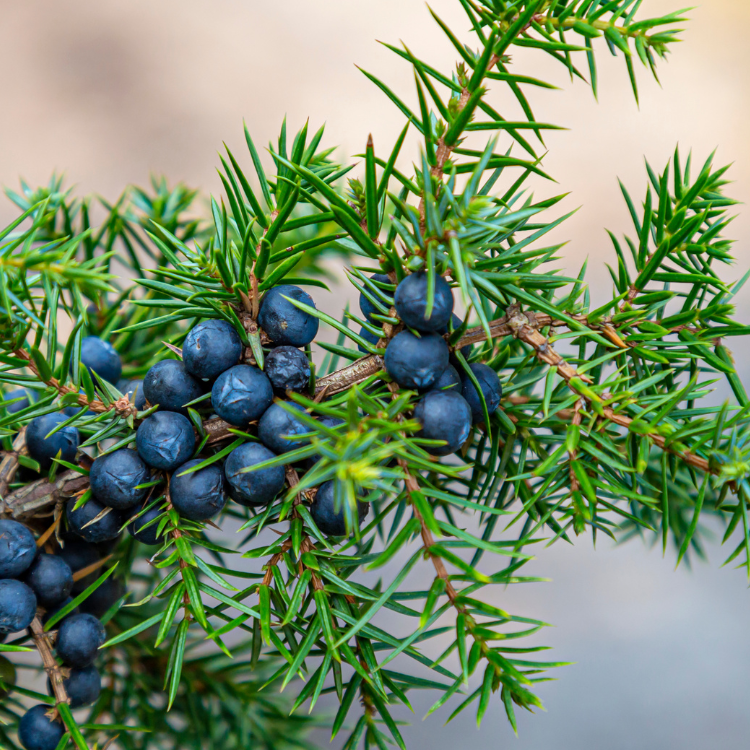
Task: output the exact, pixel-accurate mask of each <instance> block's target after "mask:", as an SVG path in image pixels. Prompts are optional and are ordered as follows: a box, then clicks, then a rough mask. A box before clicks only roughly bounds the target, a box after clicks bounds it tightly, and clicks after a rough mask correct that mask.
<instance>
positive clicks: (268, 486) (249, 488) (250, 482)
mask: <svg viewBox="0 0 750 750" xmlns="http://www.w3.org/2000/svg"><path fill="white" fill-rule="evenodd" d="M272 458H276V454H275V453H273V452H271V451H270V450H268V448H266V447H265V446H264V445H260V444H258V443H244V444H243V445H241V446H239V448H235V449H234V450H233V451H232V452H231V453H230V454H229V456H228V457H227V460H226V463H225V464H224V474H225V476H226V478H227V483H228V484H229V496H230V497H231V498H232V500H234V501H235V502H238V503H240V505H245V506H248V507H255V506H260V505H268V504H269V503H270V502H272V501H273V499H274V498H275V497H276V495H278V494H279V492H281V490H282V489H283V488H284V467H283V466H271V467H268V468H266V469H259V470H258V471H249V472H243V471H242V470H243V469H247V468H249V467H251V466H256V465H257V464H260V463H263V462H264V461H270V460H271V459H272Z"/></svg>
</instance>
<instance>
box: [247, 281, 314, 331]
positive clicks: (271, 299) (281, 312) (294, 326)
mask: <svg viewBox="0 0 750 750" xmlns="http://www.w3.org/2000/svg"><path fill="white" fill-rule="evenodd" d="M285 297H288V298H289V299H293V300H295V301H297V302H301V303H302V304H304V305H307V306H308V307H312V308H314V307H315V303H314V302H313V299H312V297H311V296H310V295H309V294H308V293H307V292H303V291H302V289H300V288H299V287H297V286H293V285H292V284H281V285H280V286H275V287H273V288H272V289H269V290H268V291H267V292H266V294H265V296H264V297H263V300H262V302H261V303H260V312H259V313H258V323H259V324H260V326H261V328H262V329H263V330H264V331H265V332H266V334H267V335H268V338H269V339H271V341H273V343H274V345H275V346H307V345H308V344H309V343H310V342H311V341H312V340H313V339H314V338H315V336H316V335H317V333H318V326H319V323H318V319H317V318H316V317H315V316H313V315H310V313H308V312H306V311H304V310H300V309H299V308H298V307H295V306H294V305H293V304H292V303H291V302H290V301H289V299H285Z"/></svg>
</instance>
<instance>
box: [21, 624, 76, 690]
mask: <svg viewBox="0 0 750 750" xmlns="http://www.w3.org/2000/svg"><path fill="white" fill-rule="evenodd" d="M29 631H30V633H31V637H32V639H33V641H34V645H35V646H36V649H37V651H38V652H39V656H41V657H42V664H43V665H44V671H45V672H46V673H47V676H48V677H49V681H50V683H51V684H52V693H53V695H54V696H55V701H57V703H70V699H69V698H68V693H67V692H66V690H65V685H64V684H63V679H64V675H63V670H62V668H61V667H60V666H59V665H58V663H57V660H56V659H55V657H54V655H53V654H52V643H51V642H50V638H49V635H48V634H47V633H45V632H44V626H43V625H42V621H41V620H40V619H39V615H37V616H36V617H35V618H34V620H33V621H32V623H31V625H30V626H29Z"/></svg>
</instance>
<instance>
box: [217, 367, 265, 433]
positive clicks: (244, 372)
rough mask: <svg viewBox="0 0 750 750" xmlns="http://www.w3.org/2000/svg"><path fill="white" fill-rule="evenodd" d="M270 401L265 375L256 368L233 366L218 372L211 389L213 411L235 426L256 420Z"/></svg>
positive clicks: (245, 424)
mask: <svg viewBox="0 0 750 750" xmlns="http://www.w3.org/2000/svg"><path fill="white" fill-rule="evenodd" d="M272 401H273V387H272V386H271V381H270V380H269V379H268V376H267V375H266V374H265V373H264V372H261V371H260V370H259V369H258V368H257V367H251V366H250V365H235V366H234V367H230V368H229V369H228V370H226V371H225V372H222V373H221V375H219V377H218V378H216V382H215V383H214V385H213V388H211V404H212V406H213V407H214V411H216V413H217V414H218V415H219V416H220V417H221V418H222V419H223V420H225V421H226V422H229V424H232V425H234V426H235V427H246V426H247V425H248V424H249V423H250V422H252V421H253V420H255V419H258V418H259V417H260V416H261V415H262V414H263V412H264V411H265V410H266V409H267V408H268V407H269V406H270V405H271V402H272Z"/></svg>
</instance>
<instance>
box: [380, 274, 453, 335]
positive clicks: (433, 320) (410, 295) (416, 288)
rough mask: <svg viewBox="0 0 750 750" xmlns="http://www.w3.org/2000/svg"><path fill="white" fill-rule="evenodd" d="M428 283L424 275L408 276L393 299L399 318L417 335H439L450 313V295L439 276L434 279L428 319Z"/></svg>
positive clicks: (451, 298)
mask: <svg viewBox="0 0 750 750" xmlns="http://www.w3.org/2000/svg"><path fill="white" fill-rule="evenodd" d="M427 279H428V276H427V274H426V273H424V271H419V272H418V273H413V274H411V275H410V276H407V277H406V278H405V279H404V280H403V281H402V282H401V283H400V284H399V285H398V286H397V287H396V294H395V295H394V297H393V301H394V305H395V307H396V313H397V314H398V317H399V318H401V320H402V321H403V322H404V324H405V325H407V326H408V327H409V328H414V329H416V330H417V331H439V330H440V329H441V328H446V327H447V326H448V322H449V321H450V319H451V314H452V313H453V292H452V291H451V288H450V286H449V285H448V282H447V281H446V280H445V279H444V278H443V277H442V276H436V277H435V294H434V299H433V304H432V311H431V312H430V314H429V315H427Z"/></svg>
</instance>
